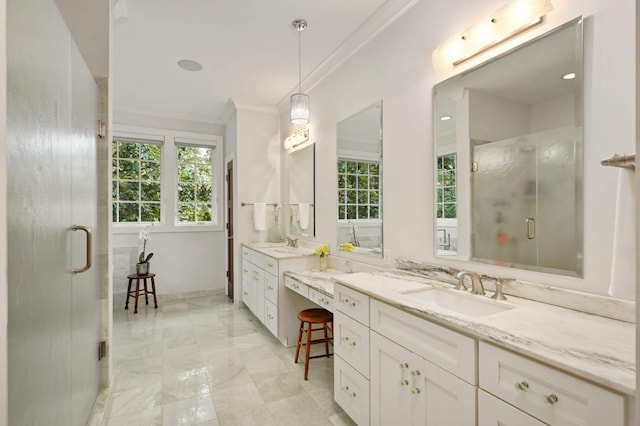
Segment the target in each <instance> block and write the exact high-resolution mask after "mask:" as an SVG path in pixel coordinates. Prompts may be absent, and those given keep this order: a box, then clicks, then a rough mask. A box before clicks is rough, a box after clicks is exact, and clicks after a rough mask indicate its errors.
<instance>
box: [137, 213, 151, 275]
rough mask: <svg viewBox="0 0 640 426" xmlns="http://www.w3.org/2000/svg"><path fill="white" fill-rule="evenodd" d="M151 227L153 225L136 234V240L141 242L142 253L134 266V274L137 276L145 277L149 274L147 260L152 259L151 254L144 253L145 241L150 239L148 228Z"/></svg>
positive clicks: (145, 250)
mask: <svg viewBox="0 0 640 426" xmlns="http://www.w3.org/2000/svg"><path fill="white" fill-rule="evenodd" d="M151 226H153V224H151V225H148V226H146V227H145V228H144V229H142V230H141V231H140V233H139V234H138V238H139V239H140V240H141V241H142V242H143V243H142V252H140V256H139V257H138V263H137V264H136V273H137V274H138V275H147V274H148V273H149V260H150V259H151V258H152V257H153V253H149V254H146V252H147V241H149V240H150V239H151V236H150V235H149V230H148V228H149V227H151Z"/></svg>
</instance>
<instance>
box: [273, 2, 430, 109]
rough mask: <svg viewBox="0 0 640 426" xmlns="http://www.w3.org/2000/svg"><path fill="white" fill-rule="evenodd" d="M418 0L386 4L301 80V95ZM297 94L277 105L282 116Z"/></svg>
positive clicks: (296, 88)
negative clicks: (290, 100)
mask: <svg viewBox="0 0 640 426" xmlns="http://www.w3.org/2000/svg"><path fill="white" fill-rule="evenodd" d="M418 1H419V0H389V1H387V2H386V3H385V4H384V5H382V6H380V8H378V10H376V12H375V13H374V14H373V15H371V17H369V19H367V20H366V21H365V22H364V23H363V24H362V25H360V26H359V27H358V28H356V30H355V31H354V32H352V33H351V35H350V36H349V37H347V39H346V40H345V41H343V42H342V43H341V44H340V45H339V46H338V47H337V48H336V49H335V50H334V51H333V52H331V54H330V55H329V56H328V57H327V58H326V59H325V60H324V61H322V62H321V63H320V65H318V66H317V67H316V68H314V69H313V70H312V71H311V72H310V73H309V74H307V76H306V77H304V78H303V79H302V91H303V92H304V93H308V92H309V91H311V90H312V89H313V88H314V87H316V86H317V85H318V84H320V83H321V82H322V81H323V80H324V79H325V78H326V77H327V76H329V75H330V74H331V73H332V72H333V71H335V70H336V69H337V68H338V67H339V66H340V65H342V64H343V63H344V62H346V61H347V60H348V59H349V58H350V57H351V56H353V55H354V54H355V53H356V52H358V51H359V50H360V49H362V47H364V46H365V45H366V44H367V43H369V42H370V41H371V40H372V39H373V38H374V37H375V36H377V35H378V34H379V33H381V32H382V31H383V30H384V29H385V28H387V27H388V26H389V25H391V24H392V23H393V22H394V21H395V20H396V19H398V18H399V17H400V16H402V15H404V14H405V13H406V12H407V11H408V10H409V9H410V8H411V7H413V5H415V4H416V3H417V2H418ZM297 92H298V85H296V86H295V87H293V88H292V89H291V90H290V91H289V93H287V95H286V96H285V97H284V98H282V99H281V100H280V102H278V104H277V110H278V112H279V113H280V114H283V113H285V112H286V111H287V109H289V98H290V97H291V95H292V94H294V93H297Z"/></svg>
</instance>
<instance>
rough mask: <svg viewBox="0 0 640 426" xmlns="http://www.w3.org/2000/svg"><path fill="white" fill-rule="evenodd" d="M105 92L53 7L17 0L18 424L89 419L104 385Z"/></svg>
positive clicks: (39, 0)
mask: <svg viewBox="0 0 640 426" xmlns="http://www.w3.org/2000/svg"><path fill="white" fill-rule="evenodd" d="M97 102H98V96H97V88H96V84H95V81H94V80H93V77H92V76H91V74H90V73H89V70H88V69H87V67H86V65H84V62H83V60H82V58H81V56H80V53H79V52H78V50H77V48H76V46H75V44H74V42H73V39H72V38H71V34H70V33H69V30H68V29H67V26H66V24H65V23H64V21H63V19H62V16H61V15H60V13H59V11H58V9H57V7H56V6H55V3H54V2H52V1H48V0H10V1H8V2H7V229H8V232H7V246H8V250H7V253H8V255H7V263H8V274H7V275H8V278H7V281H8V354H7V355H8V376H9V377H8V389H9V404H8V405H9V410H8V411H9V413H8V418H9V424H10V425H65V426H80V425H86V424H88V422H89V417H90V415H91V410H92V408H93V405H94V403H95V400H96V396H97V393H98V386H99V383H98V378H99V376H98V373H99V368H98V367H99V364H98V356H97V349H98V339H97V334H98V322H97V318H96V316H97V315H98V312H99V310H98V309H97V300H96V299H97V287H96V286H97V282H96V276H95V273H94V271H95V266H94V267H93V268H91V269H90V270H89V271H87V272H85V273H82V274H73V272H72V269H74V268H75V269H79V268H82V267H83V266H84V265H85V261H86V257H87V252H86V238H85V236H84V235H83V233H82V232H74V231H72V226H73V225H83V226H87V227H88V228H89V229H95V225H96V209H97V203H96V193H97V185H96V175H95V170H96V158H95V148H96V146H95V144H96V136H95V124H96V119H97V114H96V112H97V105H98V104H97Z"/></svg>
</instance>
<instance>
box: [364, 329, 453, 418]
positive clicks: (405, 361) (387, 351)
mask: <svg viewBox="0 0 640 426" xmlns="http://www.w3.org/2000/svg"><path fill="white" fill-rule="evenodd" d="M370 341H371V346H370V347H371V390H370V392H371V424H372V425H413V424H416V425H418V424H420V425H423V424H424V421H420V415H421V413H424V411H425V399H424V395H423V392H421V391H420V390H418V389H419V388H420V386H421V381H420V377H419V375H420V374H421V372H420V370H421V369H422V367H423V362H424V360H423V359H422V358H420V357H418V356H417V355H416V354H414V353H413V352H410V351H408V350H407V349H405V348H403V347H402V346H400V345H397V344H395V343H393V342H392V341H390V340H388V339H386V338H384V337H382V336H380V335H379V334H377V333H375V332H371V335H370ZM440 424H456V423H440ZM434 425H435V423H434Z"/></svg>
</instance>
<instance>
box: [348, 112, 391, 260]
mask: <svg viewBox="0 0 640 426" xmlns="http://www.w3.org/2000/svg"><path fill="white" fill-rule="evenodd" d="M337 147H338V149H337V162H338V188H337V193H338V232H337V234H338V245H339V246H340V247H341V248H342V249H343V250H347V251H354V252H358V253H367V254H371V255H374V256H382V253H383V251H382V101H379V102H376V103H375V104H373V105H371V106H370V107H368V108H365V109H364V110H362V111H360V112H358V113H357V114H354V115H352V116H351V117H349V118H347V119H345V120H342V121H341V122H339V123H338V125H337Z"/></svg>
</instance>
